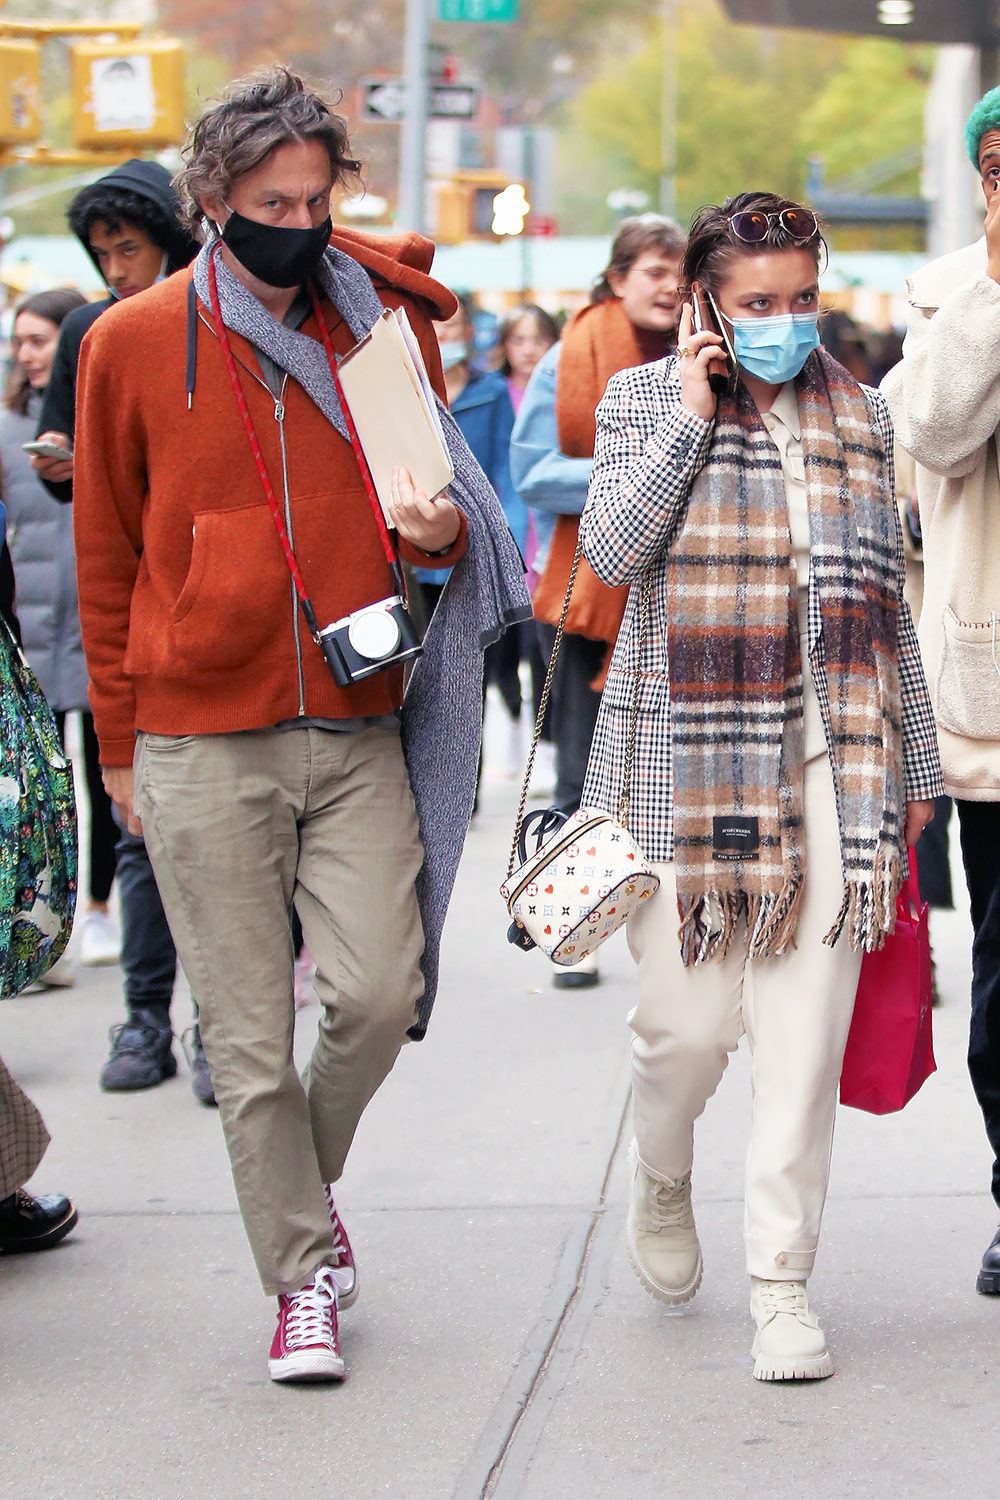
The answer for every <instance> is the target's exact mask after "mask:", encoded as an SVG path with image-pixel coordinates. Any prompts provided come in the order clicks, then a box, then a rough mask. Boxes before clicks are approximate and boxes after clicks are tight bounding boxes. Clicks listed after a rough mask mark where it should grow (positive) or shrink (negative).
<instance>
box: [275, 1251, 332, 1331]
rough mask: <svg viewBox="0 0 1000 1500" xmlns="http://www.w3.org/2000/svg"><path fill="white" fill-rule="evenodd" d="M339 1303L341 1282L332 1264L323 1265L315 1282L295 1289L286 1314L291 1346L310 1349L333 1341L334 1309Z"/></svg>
mask: <svg viewBox="0 0 1000 1500" xmlns="http://www.w3.org/2000/svg"><path fill="white" fill-rule="evenodd" d="M336 1306H337V1283H336V1282H335V1281H334V1279H333V1272H332V1271H331V1269H330V1267H329V1266H320V1268H319V1270H318V1271H317V1272H316V1275H315V1277H314V1278H313V1281H312V1285H311V1286H304V1287H303V1288H302V1290H301V1291H300V1292H293V1293H292V1294H291V1296H290V1297H289V1299H288V1312H287V1314H286V1317H285V1344H286V1346H287V1347H288V1348H289V1349H309V1348H312V1347H314V1346H315V1345H316V1344H332V1343H333V1341H334V1337H333V1312H332V1309H334V1308H335V1307H336Z"/></svg>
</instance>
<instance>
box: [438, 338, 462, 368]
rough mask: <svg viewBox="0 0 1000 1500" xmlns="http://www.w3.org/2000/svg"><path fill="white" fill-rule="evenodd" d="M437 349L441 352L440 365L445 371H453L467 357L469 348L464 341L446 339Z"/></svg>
mask: <svg viewBox="0 0 1000 1500" xmlns="http://www.w3.org/2000/svg"><path fill="white" fill-rule="evenodd" d="M438 348H439V349H440V350H441V364H442V365H443V366H444V368H445V369H446V370H453V369H454V368H455V366H456V365H460V364H461V363H462V361H463V360H464V359H467V358H468V355H469V346H468V344H467V343H466V342H465V340H464V339H446V340H445V341H444V342H443V343H441V344H439V345H438Z"/></svg>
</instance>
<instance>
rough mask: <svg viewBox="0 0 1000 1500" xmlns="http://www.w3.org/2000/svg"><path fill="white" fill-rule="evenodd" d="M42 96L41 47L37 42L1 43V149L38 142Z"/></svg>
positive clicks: (40, 129) (40, 128)
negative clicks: (28, 142)
mask: <svg viewBox="0 0 1000 1500" xmlns="http://www.w3.org/2000/svg"><path fill="white" fill-rule="evenodd" d="M41 96H42V49H41V47H40V46H39V45H38V43H37V42H28V41H21V40H17V41H6V40H4V41H0V146H19V145H23V144H24V143H25V142H27V141H37V140H38V137H39V136H40V135H41V133H42V118H41V114H40V111H39V106H40V103H41Z"/></svg>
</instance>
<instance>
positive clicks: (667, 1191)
mask: <svg viewBox="0 0 1000 1500" xmlns="http://www.w3.org/2000/svg"><path fill="white" fill-rule="evenodd" d="M690 1192H691V1185H690V1182H688V1181H686V1180H685V1181H683V1182H677V1183H670V1182H657V1181H656V1179H655V1178H652V1177H651V1178H649V1192H648V1194H647V1199H646V1204H647V1209H648V1212H649V1221H650V1224H651V1225H652V1227H653V1228H654V1229H677V1228H680V1227H682V1226H683V1225H684V1223H685V1220H686V1218H687V1212H688V1200H689V1197H690Z"/></svg>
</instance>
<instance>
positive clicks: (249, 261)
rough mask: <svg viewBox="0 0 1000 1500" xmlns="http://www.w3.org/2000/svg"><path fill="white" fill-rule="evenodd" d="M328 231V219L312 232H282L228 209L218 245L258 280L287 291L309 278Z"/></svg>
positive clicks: (327, 238)
mask: <svg viewBox="0 0 1000 1500" xmlns="http://www.w3.org/2000/svg"><path fill="white" fill-rule="evenodd" d="M332 232H333V220H332V219H331V218H329V217H328V218H327V219H326V220H325V222H324V223H322V224H320V225H318V226H317V228H316V229H282V228H280V227H279V226H278V225H277V224H260V223H258V221H257V220H256V219H246V218H244V217H243V215H242V214H238V213H236V212H235V210H230V214H229V218H228V219H227V220H226V227H225V229H224V230H223V231H222V243H223V244H224V245H227V246H228V247H229V249H230V250H231V251H232V252H233V254H234V255H235V256H236V259H237V260H238V261H239V263H240V265H241V266H245V267H246V269H247V270H248V271H249V272H250V275H251V276H256V277H257V280H258V281H263V282H266V284H267V285H268V286H277V287H282V288H284V289H287V288H289V287H293V286H302V285H303V284H304V283H305V282H307V281H308V280H309V278H310V277H311V276H312V275H313V273H314V272H315V270H316V267H317V266H318V265H319V263H320V261H321V260H322V258H323V252H324V250H325V249H326V247H327V245H328V244H329V243H330V235H331V234H332Z"/></svg>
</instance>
